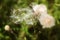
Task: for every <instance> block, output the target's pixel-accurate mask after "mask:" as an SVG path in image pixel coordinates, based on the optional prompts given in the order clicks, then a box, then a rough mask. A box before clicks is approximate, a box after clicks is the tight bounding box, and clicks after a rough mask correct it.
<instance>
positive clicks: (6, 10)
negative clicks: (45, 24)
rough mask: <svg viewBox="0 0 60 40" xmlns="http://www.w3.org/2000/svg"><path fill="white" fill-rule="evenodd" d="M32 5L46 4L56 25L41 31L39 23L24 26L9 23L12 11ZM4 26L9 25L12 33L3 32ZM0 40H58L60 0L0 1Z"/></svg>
mask: <svg viewBox="0 0 60 40" xmlns="http://www.w3.org/2000/svg"><path fill="white" fill-rule="evenodd" d="M32 3H36V4H40V3H43V4H46V5H47V8H48V12H49V14H51V15H52V16H54V18H55V20H56V25H55V26H54V27H52V28H51V29H42V27H41V25H40V23H39V22H37V23H36V25H26V23H25V22H22V23H20V24H15V23H13V22H12V21H11V18H10V15H11V14H12V12H11V11H12V10H13V9H18V8H26V7H30V5H31V4H32ZM23 14H24V13H23V12H22V15H23ZM5 25H10V27H11V29H12V31H13V33H11V32H10V31H9V32H8V31H5V30H4V27H5ZM0 40H60V0H0Z"/></svg>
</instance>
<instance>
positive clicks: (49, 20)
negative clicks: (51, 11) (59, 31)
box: [39, 14, 55, 28]
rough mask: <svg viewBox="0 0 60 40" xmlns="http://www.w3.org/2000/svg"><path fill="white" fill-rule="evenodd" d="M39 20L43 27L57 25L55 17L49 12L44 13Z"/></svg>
mask: <svg viewBox="0 0 60 40" xmlns="http://www.w3.org/2000/svg"><path fill="white" fill-rule="evenodd" d="M39 21H40V23H41V25H42V26H43V28H51V27H53V26H54V25H55V19H54V18H53V17H52V16H50V15H48V14H42V15H41V16H40V19H39Z"/></svg>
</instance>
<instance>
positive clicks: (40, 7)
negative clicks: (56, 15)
mask: <svg viewBox="0 0 60 40" xmlns="http://www.w3.org/2000/svg"><path fill="white" fill-rule="evenodd" d="M33 11H34V12H35V13H34V14H35V15H39V14H42V13H43V14H45V13H47V7H46V5H44V4H40V5H35V6H33Z"/></svg>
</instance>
